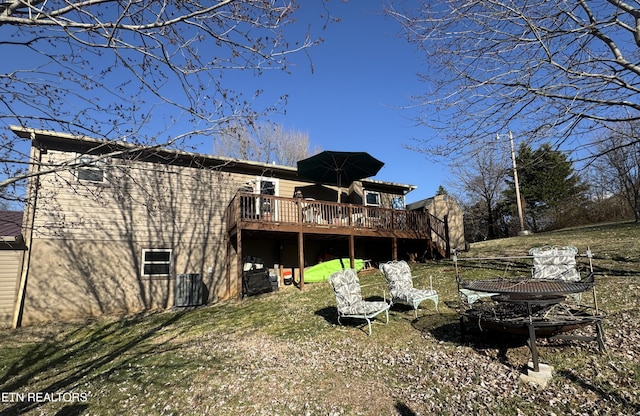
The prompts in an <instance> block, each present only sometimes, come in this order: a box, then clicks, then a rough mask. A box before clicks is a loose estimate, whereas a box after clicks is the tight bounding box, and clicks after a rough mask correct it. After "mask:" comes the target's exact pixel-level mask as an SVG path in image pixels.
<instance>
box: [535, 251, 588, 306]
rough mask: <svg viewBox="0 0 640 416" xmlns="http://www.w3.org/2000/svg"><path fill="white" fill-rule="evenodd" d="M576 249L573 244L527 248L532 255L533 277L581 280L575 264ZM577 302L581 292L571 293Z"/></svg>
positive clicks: (580, 298) (579, 299)
mask: <svg viewBox="0 0 640 416" xmlns="http://www.w3.org/2000/svg"><path fill="white" fill-rule="evenodd" d="M577 254H578V249H577V248H575V247H573V246H566V247H555V246H544V247H534V248H532V249H531V250H529V255H530V256H533V270H532V274H533V278H534V279H547V280H565V281H570V282H577V281H579V280H581V277H580V272H579V271H578V267H577V265H576V255H577ZM571 296H572V297H573V298H574V299H575V300H576V301H577V302H578V303H580V302H581V301H582V293H574V294H572V295H571Z"/></svg>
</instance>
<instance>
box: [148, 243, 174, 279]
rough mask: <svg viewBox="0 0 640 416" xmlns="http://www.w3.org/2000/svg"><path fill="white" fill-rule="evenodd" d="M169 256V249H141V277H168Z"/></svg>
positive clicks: (169, 273) (169, 268) (169, 272)
mask: <svg viewBox="0 0 640 416" xmlns="http://www.w3.org/2000/svg"><path fill="white" fill-rule="evenodd" d="M171 254H172V253H171V250H170V249H143V250H142V277H148V278H155V277H170V276H171V257H172V255H171Z"/></svg>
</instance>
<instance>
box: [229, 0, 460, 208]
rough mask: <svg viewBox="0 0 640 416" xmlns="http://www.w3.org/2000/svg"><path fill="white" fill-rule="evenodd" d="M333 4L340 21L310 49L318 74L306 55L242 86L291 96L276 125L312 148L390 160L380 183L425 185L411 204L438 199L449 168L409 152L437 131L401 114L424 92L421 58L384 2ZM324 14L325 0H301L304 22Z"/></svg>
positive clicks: (412, 196)
mask: <svg viewBox="0 0 640 416" xmlns="http://www.w3.org/2000/svg"><path fill="white" fill-rule="evenodd" d="M328 7H329V9H330V12H331V15H332V16H334V17H339V18H340V22H338V23H333V24H329V25H328V26H327V28H326V29H325V30H322V31H319V30H316V31H314V32H313V33H314V34H315V35H318V36H320V37H322V38H323V39H324V42H323V43H322V44H320V45H319V46H316V47H313V48H311V49H310V50H309V55H310V58H311V61H312V64H313V68H314V71H313V73H312V71H311V68H310V65H309V62H308V59H307V58H306V57H305V56H303V55H300V56H297V57H295V58H294V62H297V63H298V66H297V67H294V68H292V73H291V74H283V73H282V72H280V71H277V72H273V73H266V74H264V75H263V76H261V77H255V79H248V77H250V76H251V74H246V78H242V77H241V78H240V79H239V82H243V83H245V85H246V87H247V88H248V90H250V89H252V88H255V87H256V86H259V87H260V88H262V89H264V97H262V99H263V100H268V99H269V98H270V97H271V98H272V99H274V100H275V98H276V97H278V96H280V95H282V94H288V96H289V100H288V105H287V107H286V115H283V116H275V117H273V120H274V121H276V122H278V123H280V124H282V125H283V126H284V127H285V128H288V129H295V130H298V131H302V132H305V133H308V134H309V138H310V141H311V144H312V148H313V147H315V146H320V147H321V148H322V149H323V150H343V151H367V152H369V153H371V154H372V155H373V156H374V157H376V158H378V159H380V160H381V161H383V162H384V163H385V166H384V167H383V168H382V170H380V172H379V173H378V174H377V175H376V176H375V177H374V178H375V179H379V180H384V181H390V182H399V183H405V184H412V185H416V186H417V187H418V188H417V189H416V190H415V191H413V192H411V193H410V194H409V195H408V196H407V202H414V201H417V200H420V199H423V198H428V197H431V196H433V195H435V193H436V191H437V189H438V186H439V185H443V186H445V187H447V186H446V184H447V178H448V176H449V175H448V170H447V167H446V166H441V165H435V164H434V163H433V162H431V161H428V160H427V159H425V157H424V155H422V154H420V153H418V152H415V151H411V150H407V149H406V148H404V147H403V144H412V139H413V138H415V137H428V136H429V134H430V132H429V130H428V129H427V128H426V127H415V126H414V125H415V122H414V120H413V119H412V115H413V114H414V113H412V112H411V111H410V110H402V109H401V107H403V106H407V105H408V104H410V101H411V96H412V95H416V94H421V93H423V92H424V91H423V89H424V88H425V85H424V84H422V83H421V82H420V81H419V80H418V77H417V74H418V73H421V72H424V71H425V64H424V61H423V60H422V57H421V56H420V54H419V53H418V52H416V51H415V47H414V46H413V45H410V44H408V43H407V42H406V41H405V40H404V39H403V38H402V37H401V36H400V29H401V28H400V25H399V24H398V23H397V22H395V21H393V20H392V19H390V18H389V17H387V16H384V15H383V14H382V2H380V1H371V0H350V1H348V2H346V1H336V0H334V1H330V2H329V3H328ZM322 12H323V9H322V7H321V2H319V1H318V2H302V3H301V10H299V14H298V19H299V24H300V25H301V26H305V27H306V25H307V24H309V23H310V24H312V25H315V26H318V24H319V23H321V20H319V18H318V16H319V14H320V13H322ZM313 27H314V26H312V28H313ZM312 30H313V29H312ZM236 88H237V87H236Z"/></svg>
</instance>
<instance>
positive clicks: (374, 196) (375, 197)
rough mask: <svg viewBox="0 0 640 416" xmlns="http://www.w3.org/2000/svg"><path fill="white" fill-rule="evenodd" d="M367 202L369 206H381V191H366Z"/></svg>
mask: <svg viewBox="0 0 640 416" xmlns="http://www.w3.org/2000/svg"><path fill="white" fill-rule="evenodd" d="M364 198H365V203H366V205H368V206H373V207H379V206H380V193H379V192H371V191H364Z"/></svg>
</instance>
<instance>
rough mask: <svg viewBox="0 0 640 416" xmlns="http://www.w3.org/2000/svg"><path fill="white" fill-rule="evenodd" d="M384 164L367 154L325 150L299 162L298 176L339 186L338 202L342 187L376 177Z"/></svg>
mask: <svg viewBox="0 0 640 416" xmlns="http://www.w3.org/2000/svg"><path fill="white" fill-rule="evenodd" d="M382 166H384V163H382V162H381V161H379V160H378V159H376V158H375V157H373V156H371V155H370V154H369V153H367V152H339V151H333V150H325V151H324V152H320V153H318V154H317V155H315V156H311V157H308V158H306V159H303V160H300V161H298V176H299V177H300V178H302V179H305V180H308V181H313V182H316V183H322V184H327V185H337V186H338V202H341V201H340V198H341V194H342V185H347V184H350V183H351V182H353V181H357V180H359V179H363V178H368V177H370V176H373V175H375V174H376V173H378V171H379V170H380V169H381V168H382Z"/></svg>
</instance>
